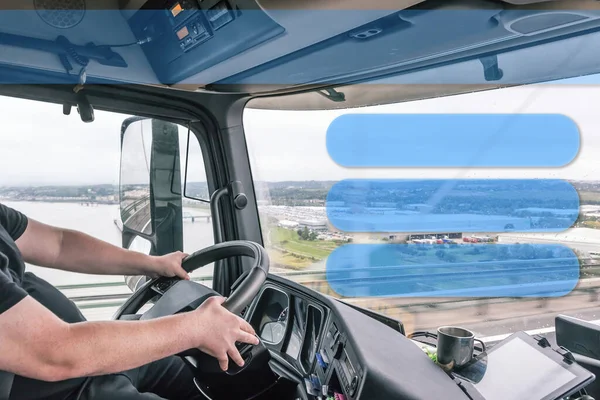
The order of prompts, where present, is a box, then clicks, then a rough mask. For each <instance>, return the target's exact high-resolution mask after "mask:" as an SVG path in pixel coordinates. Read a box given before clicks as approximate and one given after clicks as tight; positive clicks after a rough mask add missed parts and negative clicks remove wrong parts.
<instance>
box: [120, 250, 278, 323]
mask: <svg viewBox="0 0 600 400" xmlns="http://www.w3.org/2000/svg"><path fill="white" fill-rule="evenodd" d="M236 256H248V257H252V258H253V259H254V264H253V266H252V268H251V269H250V270H249V271H248V274H247V275H246V277H245V279H244V280H243V281H242V282H241V283H240V284H239V285H238V287H237V288H236V289H235V290H234V291H233V293H232V294H231V295H230V296H229V297H228V298H227V299H226V300H225V301H224V302H223V304H222V306H223V307H225V308H226V309H227V310H228V311H230V312H231V313H233V314H240V313H241V312H242V310H243V309H244V308H245V307H246V306H247V305H248V304H250V302H251V301H252V300H253V299H254V298H255V297H256V295H257V294H258V293H259V291H260V289H261V287H262V286H263V284H264V282H265V280H266V279H267V276H268V273H269V265H270V259H269V255H268V254H267V251H266V250H265V248H264V247H262V246H261V245H259V244H258V243H255V242H251V241H247V240H234V241H229V242H223V243H218V244H215V245H212V246H209V247H206V248H204V249H201V250H198V251H196V252H195V253H193V254H190V255H189V256H187V257H186V258H185V259H184V260H183V261H182V264H181V266H182V267H183V269H184V270H185V271H186V272H188V273H191V272H193V271H195V270H197V269H198V268H201V267H203V266H205V265H207V264H210V263H213V262H215V261H218V260H222V259H224V258H230V257H236ZM168 280H180V279H179V278H165V277H160V278H154V279H151V280H150V281H148V282H146V283H145V284H144V285H143V286H142V287H141V288H140V289H138V290H137V291H136V292H134V293H133V294H132V295H131V296H130V297H129V298H128V299H127V300H126V301H125V303H124V304H123V305H122V306H121V307H119V309H118V310H117V312H116V313H115V314H114V316H113V319H121V317H122V316H123V315H131V314H134V313H136V312H137V311H138V310H139V309H140V308H141V307H142V306H143V304H145V302H144V301H142V299H143V298H145V296H147V294H148V293H149V292H150V289H151V288H152V287H154V286H156V285H157V284H159V283H160V282H161V281H168ZM146 302H147V301H146ZM132 309H134V310H133V311H132Z"/></svg>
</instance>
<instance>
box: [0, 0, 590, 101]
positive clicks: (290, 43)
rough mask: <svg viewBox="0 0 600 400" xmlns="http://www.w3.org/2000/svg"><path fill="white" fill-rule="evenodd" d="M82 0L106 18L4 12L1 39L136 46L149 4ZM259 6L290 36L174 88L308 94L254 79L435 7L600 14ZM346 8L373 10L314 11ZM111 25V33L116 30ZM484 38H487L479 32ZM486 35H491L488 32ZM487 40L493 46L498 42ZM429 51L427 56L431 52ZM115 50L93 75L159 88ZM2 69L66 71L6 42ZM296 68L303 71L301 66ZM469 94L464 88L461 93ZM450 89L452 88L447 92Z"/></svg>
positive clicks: (430, 2)
mask: <svg viewBox="0 0 600 400" xmlns="http://www.w3.org/2000/svg"><path fill="white" fill-rule="evenodd" d="M37 1H41V0H4V1H2V8H3V9H4V10H35V9H36V7H35V2H37ZM44 1H45V2H46V3H49V4H52V1H58V2H60V1H67V0H44ZM69 1H71V0H69ZM72 1H74V0H72ZM80 1H85V7H86V9H88V10H106V11H107V12H106V13H96V14H94V13H88V14H86V16H85V17H84V20H83V21H82V23H81V24H78V25H77V26H74V27H72V28H70V29H59V28H56V27H53V26H51V25H49V24H47V23H41V22H40V15H39V14H36V13H33V12H30V13H21V14H19V15H15V14H7V13H0V34H1V33H9V34H17V35H27V36H30V37H35V38H40V39H47V40H55V39H56V38H57V36H59V35H64V36H66V37H67V38H68V39H70V40H72V41H73V42H75V41H76V42H77V44H81V45H83V44H84V43H87V42H94V43H95V44H98V45H102V44H113V43H122V42H124V41H135V40H136V37H135V36H134V34H133V33H132V31H131V28H130V26H129V23H128V21H129V20H130V18H132V16H133V15H134V14H135V13H136V11H138V10H139V9H140V8H141V7H143V6H144V4H145V3H146V1H145V0H80ZM257 5H258V7H259V8H260V9H262V10H264V11H265V13H266V14H267V15H268V16H269V17H271V18H272V19H273V20H274V21H275V22H276V23H277V24H279V25H280V26H281V27H282V28H283V29H284V30H285V33H284V34H283V35H280V36H278V37H276V38H273V39H271V40H269V41H266V42H264V43H262V44H260V45H257V46H255V47H252V48H251V49H249V50H246V51H244V52H242V53H241V54H238V55H236V56H233V57H230V58H229V59H226V60H222V61H220V62H218V63H216V64H215V65H212V66H210V67H208V68H206V69H204V70H203V71H201V72H199V73H197V74H194V75H192V76H189V77H187V78H185V79H182V80H181V81H178V82H177V83H176V84H173V85H171V86H173V87H175V88H178V89H182V90H190V91H195V90H215V91H226V92H242V93H260V92H263V93H264V92H265V91H266V92H271V91H273V92H278V91H281V90H284V89H286V87H287V89H288V90H291V91H296V90H298V91H300V90H305V88H306V87H308V85H311V84H314V83H315V82H314V81H315V79H316V78H315V77H310V79H308V80H307V81H306V82H304V81H301V82H298V84H292V83H283V84H282V85H278V86H277V87H275V88H268V89H264V85H255V84H254V83H253V79H254V80H256V79H258V78H261V76H263V75H264V74H265V71H266V72H267V73H272V72H273V71H275V72H277V71H284V72H285V70H281V68H282V67H281V66H282V65H284V64H286V63H289V62H290V60H291V61H293V62H297V61H298V60H300V61H302V60H305V62H306V60H309V62H306V65H307V66H311V65H315V64H314V59H310V58H308V59H303V58H302V57H304V56H302V57H300V56H299V54H301V53H302V52H307V53H311V52H312V48H313V47H314V46H316V45H322V44H323V43H325V42H327V41H328V40H331V39H332V38H335V37H337V36H338V35H342V34H347V33H348V32H350V31H352V30H354V29H356V28H358V27H362V26H364V25H365V24H368V23H371V22H373V21H375V20H379V19H381V18H384V17H386V16H389V15H392V14H394V13H397V12H398V11H400V10H404V9H408V8H416V9H421V10H427V9H430V8H433V9H453V8H454V9H489V10H499V11H502V10H515V9H539V10H558V9H569V10H591V9H594V10H598V9H600V4H599V2H597V1H593V0H554V1H552V0H550V1H542V0H477V1H471V0H462V1H458V0H456V1H454V0H444V1H438V0H427V1H424V0H377V1H373V2H365V1H364V0H327V1H323V0H257ZM344 9H345V10H370V11H369V12H365V13H360V12H358V13H353V14H352V15H351V16H350V17H347V18H340V19H339V20H335V21H332V20H331V18H330V15H327V14H325V13H321V14H320V13H318V12H314V11H315V10H344ZM281 10H298V11H299V12H297V13H285V12H278V11H281ZM415 21H416V22H415ZM415 21H411V23H414V24H415V27H417V28H419V29H421V30H423V31H425V30H428V31H433V30H436V29H437V28H436V27H433V26H425V22H426V21H427V20H426V19H425V18H424V19H423V20H415ZM421 24H423V25H421ZM419 25H420V26H419ZM106 27H110V29H107V28H106ZM477 34H478V35H479V36H481V35H480V33H477ZM481 34H485V32H483V33H481ZM415 35H416V36H414V38H416V39H418V38H419V33H415ZM416 39H415V40H416ZM448 39H453V40H454V43H450V44H448V45H447V46H448V48H449V49H451V46H454V47H456V48H464V47H468V46H471V45H473V42H472V41H473V40H474V37H473V36H469V35H466V36H465V37H464V38H458V37H456V38H448ZM475 39H478V38H475ZM487 39H489V40H493V38H492V37H490V38H487ZM459 42H460V43H459ZM433 44H434V45H436V46H437V47H438V48H444V46H446V44H444V43H443V42H434V43H433ZM416 47H417V50H419V49H418V47H422V46H416ZM422 50H423V51H425V50H426V49H422ZM116 51H117V52H118V53H119V54H120V55H121V56H122V57H123V58H124V59H125V61H126V62H127V65H128V67H127V68H120V69H115V68H114V67H111V66H106V65H101V64H99V63H90V65H89V66H88V67H87V68H88V69H87V74H88V76H93V77H96V78H100V79H106V80H114V79H118V80H121V81H123V82H127V83H139V84H159V82H160V80H159V79H158V77H157V74H156V72H155V70H154V69H153V68H152V66H151V65H150V63H149V62H148V59H147V57H146V55H145V54H144V52H143V51H142V49H141V47H140V46H132V47H123V48H119V49H118V50H116ZM351 56H353V57H360V56H361V53H360V52H358V53H355V54H351ZM317 60H319V58H317ZM321 61H322V59H321ZM384 61H386V60H384ZM386 62H387V61H386ZM0 64H4V65H12V66H16V67H26V68H32V69H37V70H39V71H40V72H53V73H58V74H60V73H63V72H64V67H63V65H61V63H60V62H59V61H58V59H57V57H56V56H55V55H54V54H51V53H45V52H40V51H38V50H36V49H31V48H19V47H11V46H6V45H2V44H0ZM297 65H302V63H300V64H297ZM424 65H425V64H424ZM375 67H377V66H373V68H366V69H368V71H369V73H371V74H375V75H376V74H377V73H378V72H377V71H378V70H377V68H375ZM346 72H347V71H346ZM375 75H374V76H375ZM274 76H277V75H274ZM345 76H346V78H347V79H349V81H352V80H353V79H355V78H356V76H353V74H351V73H346V75H345ZM346 78H344V79H346ZM231 82H235V84H231ZM317 85H318V84H317ZM484 86H485V85H484ZM464 89H465V88H464V87H463V88H460V89H457V90H464ZM446 90H447V87H446V88H445V89H444V90H443V91H446ZM434 91H435V90H434ZM423 94H424V93H422V92H421V91H417V94H413V95H415V96H417V97H419V96H420V95H423Z"/></svg>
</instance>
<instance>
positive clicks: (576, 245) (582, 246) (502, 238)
mask: <svg viewBox="0 0 600 400" xmlns="http://www.w3.org/2000/svg"><path fill="white" fill-rule="evenodd" d="M499 243H538V244H548V243H555V244H562V245H565V246H568V247H570V248H572V249H574V250H580V251H583V252H585V253H589V252H590V251H600V243H595V242H581V241H560V240H552V239H549V238H548V239H545V238H544V239H542V238H533V237H526V238H525V237H519V236H510V235H499Z"/></svg>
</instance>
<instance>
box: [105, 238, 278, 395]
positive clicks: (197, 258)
mask: <svg viewBox="0 0 600 400" xmlns="http://www.w3.org/2000/svg"><path fill="white" fill-rule="evenodd" d="M235 256H248V257H252V258H253V259H254V263H253V265H252V268H251V269H250V270H249V271H248V274H247V275H246V276H245V278H244V279H243V281H241V283H240V284H239V285H238V286H237V288H236V289H235V290H234V291H233V293H232V294H231V295H230V296H229V297H228V298H227V300H225V302H224V303H223V307H225V308H226V309H227V310H229V311H230V312H231V313H233V314H240V313H241V311H242V310H243V309H244V308H245V307H247V306H248V305H249V304H250V303H251V302H252V300H253V299H254V298H255V297H256V295H257V294H258V293H259V291H260V289H261V287H262V286H263V284H264V282H265V280H266V279H267V275H268V272H269V256H268V254H267V252H266V250H265V249H264V248H263V247H262V246H260V245H259V244H257V243H254V242H250V241H242V240H239V241H230V242H223V243H219V244H216V245H213V246H210V247H207V248H205V249H202V250H199V251H197V252H195V253H193V254H191V255H189V256H188V257H186V258H185V259H184V260H183V262H182V267H183V269H184V270H185V271H187V272H188V273H189V272H193V271H195V270H196V269H198V268H201V267H203V266H205V265H207V264H210V263H212V262H215V261H217V260H221V259H225V258H229V257H235ZM218 295H219V294H218V293H217V292H216V291H214V290H213V289H211V288H209V287H207V286H204V285H201V284H198V283H196V282H193V281H188V280H183V279H180V278H165V277H161V278H155V279H152V280H150V281H148V282H146V283H145V284H144V285H143V286H142V287H141V288H140V289H139V290H137V291H136V292H135V293H133V295H132V296H131V297H130V298H129V299H127V301H125V303H124V304H123V305H122V306H121V307H120V308H119V310H117V312H116V313H115V315H114V316H113V319H118V320H148V319H153V318H159V317H164V316H168V315H173V314H177V313H180V312H186V311H191V310H194V309H196V308H198V307H199V306H200V305H201V304H202V303H203V302H204V301H205V300H206V299H208V298H209V297H211V296H218ZM157 297H158V299H157V300H156V301H155V302H154V305H153V306H152V308H150V309H149V310H147V311H146V312H144V313H138V312H139V311H140V309H141V308H142V307H143V306H144V305H145V304H147V303H148V302H149V301H150V300H152V299H155V298H157ZM259 342H260V343H259V344H258V345H256V346H252V345H245V344H236V346H237V348H238V351H239V352H240V354H241V356H242V358H243V359H244V361H245V363H244V367H242V368H240V367H239V366H237V364H235V363H234V362H233V361H232V360H229V370H228V371H226V372H224V371H222V370H221V369H220V367H219V364H218V361H217V359H216V358H214V357H212V356H209V355H207V354H205V353H202V352H201V351H199V350H194V349H192V350H189V351H187V352H185V353H182V354H179V355H180V356H182V357H184V358H185V360H186V361H187V362H188V364H190V365H191V366H192V367H193V369H194V370H195V371H196V372H197V374H196V375H197V379H201V380H203V381H204V382H210V384H208V383H207V384H206V385H205V386H206V387H209V386H211V387H215V386H217V384H222V385H230V384H231V379H232V378H233V377H234V376H235V375H238V374H239V373H240V372H241V371H244V370H248V371H249V372H247V373H246V375H253V378H252V379H255V378H256V377H255V376H254V375H255V374H256V372H257V369H260V370H261V371H262V372H261V373H263V376H265V375H264V365H266V364H267V362H268V358H270V356H269V352H268V350H267V349H266V347H265V346H264V344H263V343H262V341H260V338H259ZM257 359H262V361H265V360H266V362H261V361H258V362H257ZM250 361H254V364H259V363H260V364H261V366H256V365H255V368H250V367H249V365H250V364H251V363H250ZM269 372H270V370H269ZM239 375H241V374H239ZM242 379H243V378H242ZM268 379H271V376H269V377H268ZM238 381H239V379H238ZM236 383H239V382H236ZM197 385H198V382H197ZM228 398H229V397H228Z"/></svg>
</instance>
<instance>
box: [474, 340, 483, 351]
mask: <svg viewBox="0 0 600 400" xmlns="http://www.w3.org/2000/svg"><path fill="white" fill-rule="evenodd" d="M473 341H475V342H479V343H481V352H482V353H483V352H485V343H483V340H481V339H473Z"/></svg>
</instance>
